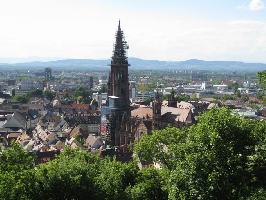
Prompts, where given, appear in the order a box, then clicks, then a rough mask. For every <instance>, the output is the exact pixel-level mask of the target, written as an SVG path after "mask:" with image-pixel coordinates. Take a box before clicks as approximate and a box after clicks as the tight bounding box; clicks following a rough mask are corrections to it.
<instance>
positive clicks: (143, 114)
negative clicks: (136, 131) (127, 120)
mask: <svg viewBox="0 0 266 200" xmlns="http://www.w3.org/2000/svg"><path fill="white" fill-rule="evenodd" d="M131 116H132V117H138V118H147V117H148V118H152V117H153V112H152V108H151V107H139V108H137V109H135V110H132V111H131Z"/></svg>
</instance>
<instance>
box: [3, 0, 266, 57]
mask: <svg viewBox="0 0 266 200" xmlns="http://www.w3.org/2000/svg"><path fill="white" fill-rule="evenodd" d="M265 1H266V0H23V1H22V0H8V1H6V0H0V26H1V32H0V58H14V57H16V58H27V57H52V58H54V57H56V58H108V57H110V56H111V53H112V45H113V41H114V34H115V31H116V28H117V22H118V19H119V18H120V19H121V23H122V28H123V30H124V32H125V36H126V40H127V41H128V43H129V46H130V49H129V56H132V57H140V58H145V59H160V60H186V59H191V58H197V59H205V60H240V61H248V62H266V56H265V55H266V8H265V6H266V2H265Z"/></svg>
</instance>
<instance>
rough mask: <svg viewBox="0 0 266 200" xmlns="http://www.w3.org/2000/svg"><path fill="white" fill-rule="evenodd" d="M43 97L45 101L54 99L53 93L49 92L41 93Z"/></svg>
mask: <svg viewBox="0 0 266 200" xmlns="http://www.w3.org/2000/svg"><path fill="white" fill-rule="evenodd" d="M43 95H44V97H46V98H47V99H49V100H50V101H52V100H53V98H54V97H55V93H54V92H51V91H49V90H46V91H44V92H43Z"/></svg>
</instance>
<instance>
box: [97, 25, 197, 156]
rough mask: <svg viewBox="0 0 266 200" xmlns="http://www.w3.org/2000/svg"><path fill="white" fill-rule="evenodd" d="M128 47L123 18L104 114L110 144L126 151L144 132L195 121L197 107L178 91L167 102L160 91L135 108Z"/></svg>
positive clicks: (115, 48) (119, 27)
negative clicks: (178, 97) (177, 96)
mask: <svg viewBox="0 0 266 200" xmlns="http://www.w3.org/2000/svg"><path fill="white" fill-rule="evenodd" d="M127 50H128V45H127V42H126V41H125V38H124V32H123V31H122V29H121V26H120V21H119V24H118V30H117V32H116V38H115V44H114V49H113V55H112V59H111V64H110V66H111V71H110V73H109V80H108V100H107V107H106V109H105V113H102V114H104V115H105V116H106V119H107V121H108V128H107V129H108V131H107V132H108V133H107V135H108V136H107V138H108V139H107V140H106V144H107V145H111V146H115V147H119V149H120V150H122V152H124V151H126V149H128V146H129V145H131V144H133V143H134V141H135V140H138V139H139V138H140V137H141V136H142V135H143V134H150V133H151V132H152V130H155V129H157V130H158V129H162V128H165V127H168V126H173V127H183V126H186V125H190V124H192V123H194V118H193V106H192V105H191V104H190V103H186V102H179V103H178V102H177V100H176V99H175V94H174V91H172V93H171V95H170V96H169V98H168V101H166V102H165V101H163V100H162V96H161V94H160V93H159V92H156V93H155V97H154V100H153V102H152V104H151V105H150V106H141V105H138V107H136V106H135V107H134V108H133V107H131V105H130V99H129V79H128V67H129V66H130V65H129V63H128V57H127Z"/></svg>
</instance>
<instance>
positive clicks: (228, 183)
mask: <svg viewBox="0 0 266 200" xmlns="http://www.w3.org/2000/svg"><path fill="white" fill-rule="evenodd" d="M265 132H266V123H265V121H250V120H247V119H243V118H240V117H239V116H235V115H232V114H231V112H230V111H229V110H227V109H213V110H211V111H209V112H207V113H204V114H203V115H202V116H201V117H199V122H198V124H196V125H194V126H192V127H191V128H188V129H183V130H180V129H174V128H172V129H169V128H168V129H166V130H162V131H156V132H154V133H153V135H151V136H146V137H143V138H142V139H141V140H140V141H139V142H138V144H137V145H136V148H135V154H136V155H138V156H139V158H140V159H141V160H146V161H150V162H151V163H152V162H156V163H159V164H161V166H162V167H163V169H164V170H165V180H166V183H167V184H166V185H167V188H168V192H169V198H170V199H240V198H241V197H245V198H246V197H247V196H248V195H249V193H250V192H251V191H252V190H253V188H257V187H261V186H265V181H264V179H263V177H265V175H266V174H265V166H266V153H265V152H266V151H265V144H266V143H265V137H266V136H265Z"/></svg>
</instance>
